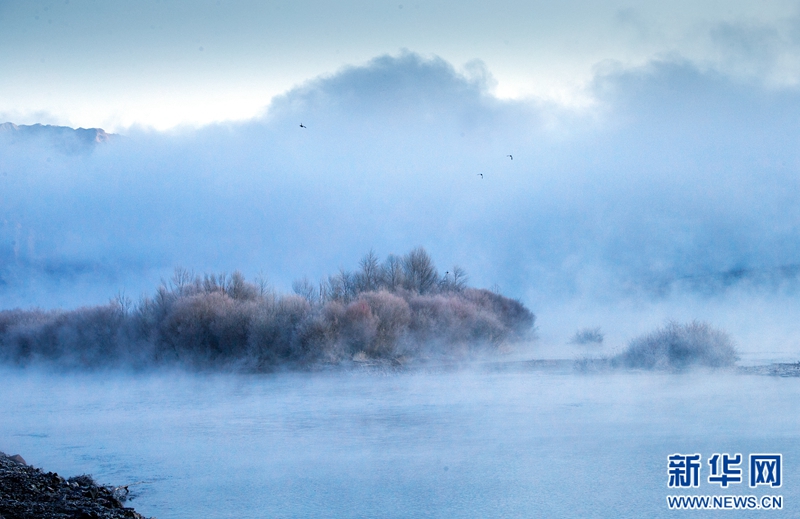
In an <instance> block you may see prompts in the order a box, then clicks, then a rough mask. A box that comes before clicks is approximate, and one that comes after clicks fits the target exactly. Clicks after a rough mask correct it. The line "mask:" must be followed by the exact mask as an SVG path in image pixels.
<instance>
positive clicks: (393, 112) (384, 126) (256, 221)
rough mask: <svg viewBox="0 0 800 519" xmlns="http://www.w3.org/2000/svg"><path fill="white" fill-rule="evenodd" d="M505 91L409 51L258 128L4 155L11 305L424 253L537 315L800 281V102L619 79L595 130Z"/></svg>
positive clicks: (637, 74) (617, 72) (310, 90)
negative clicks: (583, 302) (584, 300)
mask: <svg viewBox="0 0 800 519" xmlns="http://www.w3.org/2000/svg"><path fill="white" fill-rule="evenodd" d="M491 88H492V82H491V76H490V74H488V73H487V72H486V70H485V68H481V67H479V66H476V65H473V66H471V67H469V68H468V69H467V70H465V71H464V72H463V73H462V72H459V71H457V70H456V69H455V68H454V67H452V66H451V65H450V64H448V63H447V62H445V61H443V60H441V59H438V58H430V59H428V58H423V57H421V56H419V55H416V54H413V53H409V52H406V53H402V54H400V55H398V56H381V57H378V58H376V59H374V60H373V61H371V62H369V63H368V64H367V65H365V66H360V67H348V68H345V69H343V70H341V71H339V72H338V73H336V74H333V75H330V76H326V77H321V78H318V79H315V80H313V81H310V82H308V83H306V84H303V85H300V86H298V87H297V88H295V89H293V90H291V91H289V92H287V93H286V94H284V95H283V96H280V97H279V98H276V99H275V100H274V101H273V103H272V105H271V106H270V109H269V110H268V111H267V112H266V113H265V114H264V115H263V117H260V118H258V119H256V120H252V121H249V122H245V123H230V124H219V125H213V126H208V127H205V128H201V129H199V130H196V129H184V130H175V131H172V132H167V133H156V132H147V131H141V130H139V131H136V130H134V131H131V132H130V133H129V134H128V135H127V136H126V137H125V138H124V139H119V140H116V141H114V142H109V143H105V144H104V145H102V146H98V147H97V148H96V149H95V150H94V152H93V153H92V154H90V155H67V154H64V153H59V152H58V150H54V149H50V148H47V147H43V145H41V144H39V145H36V146H30V147H20V146H16V147H9V146H7V145H3V146H6V147H5V148H4V149H3V150H2V153H0V175H2V176H0V182H2V186H3V190H2V193H3V194H2V195H0V196H2V197H3V198H2V205H0V211H2V214H0V218H1V219H2V220H0V222H2V225H0V250H1V251H3V252H2V261H3V262H4V264H3V269H2V270H3V272H4V273H5V274H4V275H3V279H4V280H5V284H4V285H2V286H0V297H2V298H3V300H4V301H5V303H4V305H3V306H4V307H8V306H11V305H16V304H21V305H28V304H38V305H42V306H52V302H53V301H58V302H59V303H58V304H69V303H74V304H79V303H90V302H97V297H101V296H99V295H98V294H105V296H102V297H105V298H107V297H111V296H113V295H114V294H116V293H117V291H118V290H120V289H125V290H126V292H127V293H128V294H138V293H140V292H142V291H150V290H152V288H153V286H154V285H155V283H156V282H157V281H158V278H159V277H161V276H167V275H168V274H169V272H170V271H171V270H172V268H173V267H174V266H177V265H181V266H184V267H187V268H190V269H194V270H196V271H198V272H205V271H227V272H231V271H232V270H234V269H241V270H243V271H244V272H245V274H246V275H248V276H249V277H252V276H253V275H255V274H256V273H257V272H259V271H263V272H264V273H266V274H267V275H268V276H269V277H270V278H271V279H272V281H273V282H274V283H275V284H277V285H278V286H279V287H282V288H285V289H288V287H290V286H291V281H292V280H293V279H297V278H301V277H303V276H308V277H310V278H311V279H318V278H320V277H322V276H324V275H326V274H329V273H332V272H334V271H336V270H337V269H338V268H339V267H340V266H342V267H346V268H351V267H353V266H355V264H356V262H357V260H358V258H359V257H360V256H361V255H362V254H363V253H365V252H366V251H368V250H369V249H370V248H374V249H375V250H376V251H377V252H378V254H379V255H382V256H383V255H386V254H389V253H392V252H402V251H406V250H409V249H411V248H413V247H414V246H417V245H423V246H425V247H426V248H427V249H428V250H429V251H430V252H431V254H432V256H433V257H434V259H435V260H436V261H437V263H438V264H439V265H440V266H442V267H443V268H445V269H446V267H448V266H450V265H452V264H454V263H455V264H459V265H461V266H463V267H465V268H466V270H467V271H468V273H469V275H470V278H471V280H472V281H473V282H474V283H476V284H477V285H479V286H487V287H488V286H491V285H493V284H495V283H496V284H499V285H500V287H501V288H502V289H503V290H504V292H506V293H508V294H510V295H512V296H515V297H521V298H523V299H524V300H526V302H528V303H535V304H540V305H543V304H545V302H546V301H551V300H563V299H565V298H567V299H568V298H571V297H585V296H587V295H588V296H591V297H602V298H608V297H611V298H618V297H624V296H625V295H626V294H630V293H637V294H646V295H647V297H663V295H664V294H665V293H669V292H671V291H675V290H677V291H689V292H692V291H695V292H697V291H700V292H703V291H706V292H708V291H709V290H710V291H711V292H714V293H718V292H721V291H722V292H724V291H725V290H727V289H728V288H729V287H730V285H731V284H736V283H738V281H735V280H736V279H738V278H737V277H736V276H732V277H731V276H728V277H725V276H726V275H727V274H726V273H731V272H744V273H748V272H755V273H762V274H758V275H754V276H750V277H749V278H748V279H753V280H754V281H753V283H754V284H762V285H763V284H766V285H769V286H771V287H774V286H775V285H776V282H775V281H774V280H775V279H776V276H777V278H778V279H787V280H789V281H787V282H790V281H791V280H792V279H795V277H796V269H792V268H789V267H790V266H791V265H795V264H796V262H797V260H796V258H797V255H798V252H800V250H798V245H797V244H798V243H800V240H798V238H799V237H800V236H798V232H799V231H798V230H799V229H800V204H798V203H797V202H798V199H797V197H798V194H799V192H798V188H799V187H800V186H798V184H797V181H796V178H797V169H798V166H800V160H798V159H800V157H798V155H797V151H796V150H797V149H798V147H797V146H796V142H795V141H796V139H795V138H794V137H793V136H794V135H798V129H799V128H798V124H800V123H798V121H800V118H798V115H800V95H798V91H797V90H795V89H792V88H783V89H774V88H767V87H764V86H763V85H761V84H758V83H756V82H754V81H749V82H748V81H744V80H742V79H738V78H735V77H731V76H726V75H723V74H721V73H719V72H714V71H704V70H701V69H700V68H698V67H697V66H695V65H693V64H691V63H689V62H687V61H684V60H681V59H670V60H666V59H665V60H662V61H655V62H651V63H649V64H648V65H646V66H644V67H638V68H633V69H630V68H624V67H621V66H617V67H606V68H605V69H604V70H602V71H601V72H598V75H597V76H596V77H595V80H594V82H593V83H592V92H593V95H594V97H595V98H596V100H597V102H596V104H595V105H594V106H593V107H592V108H589V109H581V110H572V111H570V110H565V109H564V108H563V107H557V106H554V105H551V104H547V103H543V102H537V101H536V100H529V101H519V100H517V101H510V100H500V99H498V98H496V97H494V96H493V95H492V94H491ZM300 123H303V125H304V126H306V128H301V127H300ZM507 155H513V157H514V158H513V160H511V159H510V158H509V157H508V156H507ZM481 174H482V175H483V177H481V176H480V175H481ZM42 265H47V266H48V267H47V268H45V267H43V266H42ZM59 265H62V266H63V267H64V268H60V267H59ZM70 265H90V266H91V268H86V269H83V270H82V267H81V268H73V267H70ZM787 266H789V267H787ZM784 267H786V268H784ZM782 269H783V270H782ZM65 271H68V272H69V274H68V275H65V274H64V272H65ZM20 272H25V273H26V274H25V275H24V276H22V275H20V274H19V273H20ZM764 272H767V273H769V274H768V275H765V274H763V273H764ZM720 276H721V277H720ZM781 276H783V277H781ZM740 277H741V276H740ZM744 277H747V276H746V275H745V276H744ZM33 278H35V279H37V280H39V281H37V283H36V284H35V286H36V287H37V288H36V289H35V290H32V289H31V288H30V287H31V284H30V283H27V284H26V283H22V282H21V281H20V280H21V279H33ZM767 278H768V279H769V280H770V281H769V282H768V283H762V282H761V281H758V280H759V279H767ZM686 279H693V280H696V279H710V280H712V281H713V280H719V279H723V280H724V282H717V281H713V282H710V283H707V284H703V283H700V284H701V285H703V287H705V288H702V289H698V288H697V285H698V283H694V282H692V283H689V282H684V281H681V280H686ZM731 280H734V281H731ZM778 284H780V283H778ZM72 286H82V287H84V288H85V289H84V290H80V291H77V292H76V293H75V295H74V297H73V298H72V299H71V298H70V295H69V294H70V292H69V291H70V287H72ZM86 287H93V288H91V289H89V288H86ZM708 287H712V288H710V289H709V288H708ZM55 293H57V294H58V295H59V296H58V297H54V295H53V294H55ZM101 301H102V299H101Z"/></svg>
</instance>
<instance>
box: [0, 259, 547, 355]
mask: <svg viewBox="0 0 800 519" xmlns="http://www.w3.org/2000/svg"><path fill="white" fill-rule="evenodd" d="M466 281H467V277H466V275H465V273H464V271H463V270H462V269H460V268H458V267H454V268H453V269H451V270H449V271H447V272H445V273H444V274H443V275H441V274H440V273H439V271H438V270H437V269H436V267H435V265H434V264H433V261H432V260H431V258H430V256H429V255H428V253H427V252H426V251H425V250H424V249H422V248H417V249H414V250H412V251H411V252H409V253H408V254H406V255H404V256H394V255H390V256H389V257H388V258H387V259H386V260H385V261H384V262H379V261H378V258H377V257H376V256H375V254H374V253H372V252H370V253H369V254H367V255H366V256H364V258H363V259H362V260H361V262H360V265H359V269H358V270H357V271H354V272H349V271H345V270H342V271H340V272H339V273H337V274H336V275H332V276H329V277H328V278H327V279H325V280H323V281H322V282H320V283H318V284H312V283H311V282H310V281H308V280H307V279H304V280H300V281H297V282H295V283H294V285H293V288H294V293H293V294H278V293H276V292H275V291H274V290H273V289H272V288H271V287H270V286H269V285H268V284H267V283H266V282H264V281H263V280H260V281H257V282H256V283H251V282H248V281H247V280H245V278H244V276H242V275H241V274H240V273H238V272H234V273H233V274H231V275H225V274H220V275H203V276H199V275H194V274H192V273H191V272H188V271H186V270H183V269H177V270H176V271H175V274H174V276H173V277H172V278H171V279H170V280H169V281H165V282H162V284H161V285H160V286H159V287H158V289H157V290H156V292H155V294H154V295H153V296H152V297H144V298H142V299H141V301H139V302H138V304H132V302H131V301H130V300H128V299H127V298H125V297H117V298H115V299H114V300H112V301H110V302H109V303H108V304H106V305H102V306H95V307H85V308H79V309H76V310H70V311H61V310H55V311H43V310H6V311H2V312H0V360H2V361H5V362H7V363H14V364H22V365H24V364H29V363H35V362H41V361H45V362H53V363H56V364H59V365H62V366H66V367H101V366H132V367H147V366H152V365H165V364H179V365H184V366H188V367H191V368H196V369H215V368H224V369H240V370H245V371H269V370H272V369H274V368H275V367H277V366H282V365H293V366H296V367H302V366H311V365H316V364H320V363H331V364H338V363H343V362H344V363H347V362H353V361H355V362H364V361H370V360H375V361H391V362H396V363H403V362H406V361H408V360H412V359H418V358H428V357H435V356H453V355H455V356H460V355H464V354H466V353H468V352H470V351H473V350H476V349H487V348H488V349H490V350H491V349H496V348H498V347H499V346H500V345H502V344H504V343H507V342H513V341H518V340H522V339H524V338H526V337H528V336H529V334H530V333H531V332H532V331H533V327H534V322H535V316H534V315H533V314H532V313H531V312H530V311H529V310H528V309H527V308H525V307H524V306H523V305H522V303H520V302H519V301H516V300H513V299H509V298H507V297H504V296H502V295H499V294H496V293H494V292H491V291H488V290H483V289H476V288H470V287H468V286H467V284H466Z"/></svg>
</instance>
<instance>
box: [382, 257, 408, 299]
mask: <svg viewBox="0 0 800 519" xmlns="http://www.w3.org/2000/svg"><path fill="white" fill-rule="evenodd" d="M381 277H382V278H383V284H384V285H385V286H386V288H388V289H389V290H390V291H392V292H394V291H395V290H397V288H398V287H401V286H403V279H404V276H403V261H402V260H401V259H400V258H398V257H397V256H395V255H394V254H389V257H388V258H386V261H385V262H384V264H383V265H382V266H381Z"/></svg>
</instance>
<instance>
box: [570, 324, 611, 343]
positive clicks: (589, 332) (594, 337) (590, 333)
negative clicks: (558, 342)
mask: <svg viewBox="0 0 800 519" xmlns="http://www.w3.org/2000/svg"><path fill="white" fill-rule="evenodd" d="M604 338H605V337H604V335H603V332H601V331H600V327H599V326H598V327H597V328H582V329H580V330H578V331H577V332H575V335H573V336H572V339H570V341H569V342H570V343H571V344H602V343H603V339H604Z"/></svg>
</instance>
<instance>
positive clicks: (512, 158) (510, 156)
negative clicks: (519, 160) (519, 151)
mask: <svg viewBox="0 0 800 519" xmlns="http://www.w3.org/2000/svg"><path fill="white" fill-rule="evenodd" d="M506 157H508V158H509V159H511V160H514V155H506Z"/></svg>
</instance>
